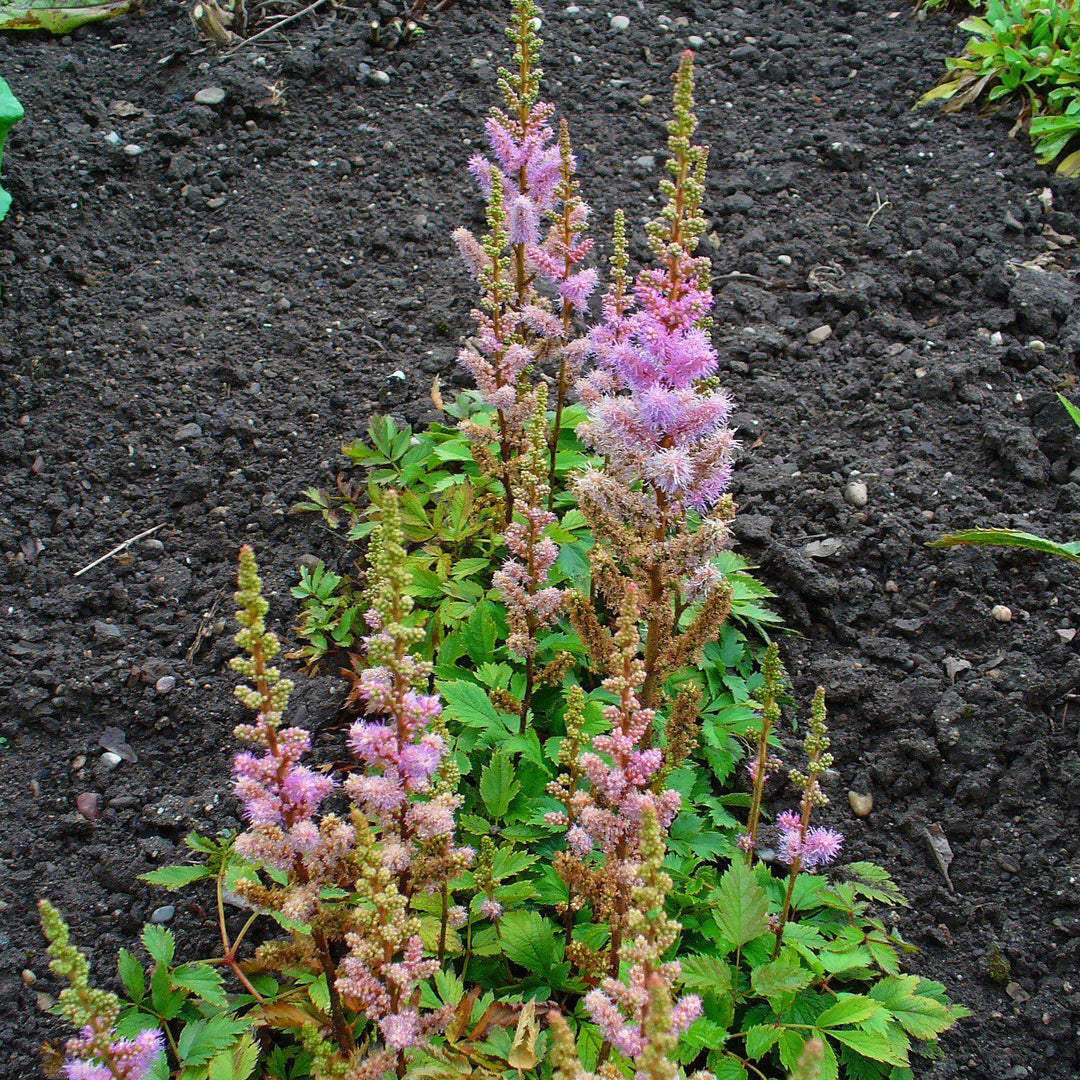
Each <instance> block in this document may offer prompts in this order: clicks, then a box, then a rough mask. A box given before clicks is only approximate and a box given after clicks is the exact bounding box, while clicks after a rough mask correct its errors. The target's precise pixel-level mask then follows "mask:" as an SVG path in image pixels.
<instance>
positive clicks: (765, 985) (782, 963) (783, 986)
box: [750, 954, 814, 1001]
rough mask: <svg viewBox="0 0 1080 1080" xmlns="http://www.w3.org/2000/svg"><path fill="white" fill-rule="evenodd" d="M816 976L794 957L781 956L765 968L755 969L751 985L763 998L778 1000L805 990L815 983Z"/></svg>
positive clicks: (751, 977) (751, 976)
mask: <svg viewBox="0 0 1080 1080" xmlns="http://www.w3.org/2000/svg"><path fill="white" fill-rule="evenodd" d="M813 979H814V974H813V972H811V971H807V969H806V968H804V967H803V966H802V964H801V963H799V961H798V960H797V959H795V958H794V957H793V956H792V955H790V954H789V955H787V956H780V957H778V958H777V959H776V960H773V961H772V962H771V963H768V964H766V965H765V966H764V967H759V968H755V969H754V970H753V972H752V973H751V975H750V985H751V987H753V989H754V992H755V993H758V994H760V995H761V996H762V997H765V998H768V999H769V1000H770V1001H771V1000H772V999H773V998H778V997H781V996H783V995H784V994H790V993H793V992H795V991H796V990H803V989H805V988H806V987H807V986H809V985H810V983H811V982H813Z"/></svg>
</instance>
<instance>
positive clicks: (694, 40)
mask: <svg viewBox="0 0 1080 1080" xmlns="http://www.w3.org/2000/svg"><path fill="white" fill-rule="evenodd" d="M686 44H687V45H689V46H690V48H691V49H703V48H704V47H705V39H704V38H703V37H698V36H697V34H691V35H690V36H689V37H688V38H687V39H686Z"/></svg>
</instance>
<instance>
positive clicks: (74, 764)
mask: <svg viewBox="0 0 1080 1080" xmlns="http://www.w3.org/2000/svg"><path fill="white" fill-rule="evenodd" d="M85 764H86V755H85V754H76V755H75V757H73V758H72V759H71V771H72V772H78V771H79V770H80V769H81V768H82V767H83V766H84V765H85Z"/></svg>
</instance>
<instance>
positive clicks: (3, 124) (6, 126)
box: [0, 79, 23, 221]
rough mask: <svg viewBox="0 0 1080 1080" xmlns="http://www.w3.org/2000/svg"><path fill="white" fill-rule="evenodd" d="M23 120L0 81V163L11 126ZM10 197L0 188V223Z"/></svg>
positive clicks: (16, 102)
mask: <svg viewBox="0 0 1080 1080" xmlns="http://www.w3.org/2000/svg"><path fill="white" fill-rule="evenodd" d="M22 118H23V107H22V106H21V105H20V104H19V102H18V99H17V98H16V97H15V95H14V94H13V93H12V92H11V87H9V86H8V84H7V83H6V82H4V80H3V79H0V163H2V162H3V160H4V141H5V140H6V139H7V133H8V131H10V130H11V125H12V124H14V123H15V122H16V121H17V120H21V119H22ZM9 206H11V196H10V195H9V194H8V193H7V192H6V191H5V190H4V189H3V188H2V187H0V221H3V220H4V218H5V217H6V216H7V212H8V207H9Z"/></svg>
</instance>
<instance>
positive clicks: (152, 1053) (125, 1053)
mask: <svg viewBox="0 0 1080 1080" xmlns="http://www.w3.org/2000/svg"><path fill="white" fill-rule="evenodd" d="M38 914H39V916H40V918H41V929H42V931H43V932H44V934H45V937H46V939H47V940H48V942H49V949H48V952H49V956H50V957H51V958H52V959H51V962H50V964H49V968H50V970H51V971H53V972H54V973H55V974H57V975H59V976H61V977H62V978H63V979H65V980H66V981H67V983H68V985H67V986H66V987H64V989H63V990H61V992H60V996H59V998H58V1000H57V1006H58V1011H59V1013H60V1015H61V1016H62V1017H63V1018H64V1019H65V1020H66V1021H67V1022H68V1023H69V1024H71V1025H72V1026H73V1027H75V1028H77V1029H78V1031H79V1034H78V1035H76V1036H74V1037H73V1038H71V1039H68V1041H67V1044H66V1046H65V1050H66V1054H67V1060H66V1061H65V1062H64V1066H63V1072H64V1076H65V1078H66V1080H148V1077H149V1075H150V1071H151V1069H153V1067H154V1066H155V1064H156V1062H157V1060H158V1058H159V1057H160V1056H161V1054H162V1053H163V1052H164V1049H165V1040H164V1038H163V1037H162V1035H161V1032H160V1031H158V1030H157V1029H156V1028H147V1029H145V1030H143V1031H140V1032H139V1033H138V1034H137V1035H135V1036H133V1037H131V1038H122V1037H120V1036H119V1035H117V1033H116V1022H117V1020H118V1019H119V1016H120V999H119V998H117V996H116V995H115V994H111V993H109V992H108V991H107V990H99V989H97V988H95V987H92V986H91V985H90V965H89V964H88V963H87V961H86V957H85V956H83V954H82V953H81V952H79V950H78V949H77V948H76V947H75V946H74V945H73V944H72V943H71V934H70V931H69V929H68V926H67V923H66V922H64V919H63V918H62V917H61V915H60V913H59V912H58V911H57V910H56V908H54V907H53V906H52V904H50V903H49V902H48V901H47V900H41V901H39V902H38Z"/></svg>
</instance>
